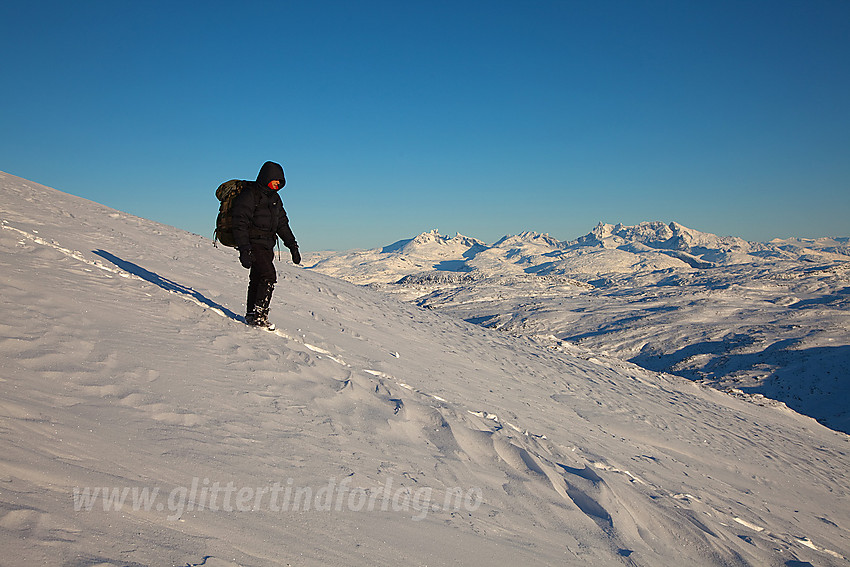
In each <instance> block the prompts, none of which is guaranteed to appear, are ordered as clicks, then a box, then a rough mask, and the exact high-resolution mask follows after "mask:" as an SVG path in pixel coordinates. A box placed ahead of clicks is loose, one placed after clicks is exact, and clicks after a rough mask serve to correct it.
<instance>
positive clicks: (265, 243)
mask: <svg viewBox="0 0 850 567" xmlns="http://www.w3.org/2000/svg"><path fill="white" fill-rule="evenodd" d="M275 179H276V180H278V181H280V186H281V187H283V186H284V185H286V178H285V177H284V176H283V167H281V166H280V164H277V163H274V162H272V161H267V162H266V163H264V164H263V167H261V168H260V173H259V175H257V181H254V182H251V183H248V185H247V186H246V187H245V188H244V189H243V190H242V192H241V193H239V195H238V196H237V197H236V199H235V200H234V201H233V209H232V215H233V238H234V240H236V247H237V248H240V249H241V248H244V247H248V246H259V247H262V248H269V249H271V248H274V245H275V242H277V237H278V236H279V237H280V238H281V240H283V244H284V246H286V247H287V248H289V249H290V250H292V249H293V248H298V243H297V242H296V241H295V235H294V234H292V229H290V228H289V218H288V217H287V216H286V211H285V210H284V209H283V201H281V200H280V195H278V192H277V191H274V190H272V189H269V186H268V185H269V182H270V181H274V180H275Z"/></svg>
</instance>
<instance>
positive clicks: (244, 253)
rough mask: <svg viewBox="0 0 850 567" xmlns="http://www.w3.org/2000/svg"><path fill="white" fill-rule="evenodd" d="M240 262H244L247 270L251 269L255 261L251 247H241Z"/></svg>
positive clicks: (243, 264) (243, 265)
mask: <svg viewBox="0 0 850 567" xmlns="http://www.w3.org/2000/svg"><path fill="white" fill-rule="evenodd" d="M239 263H240V264H242V267H243V268H245V269H246V270H250V269H251V265H252V264H253V263H254V253H253V252H252V251H251V248H250V247H245V248H240V249H239Z"/></svg>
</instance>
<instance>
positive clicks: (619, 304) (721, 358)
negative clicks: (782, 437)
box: [307, 222, 850, 433]
mask: <svg viewBox="0 0 850 567" xmlns="http://www.w3.org/2000/svg"><path fill="white" fill-rule="evenodd" d="M428 234H429V238H430V239H432V240H439V239H440V238H444V237H440V236H439V234H436V235H435V233H433V232H432V233H428ZM418 238H419V237H417V238H416V239H412V240H413V241H415V240H417V239H418ZM847 242H848V239H847V238H821V239H786V240H774V241H772V242H770V243H758V242H747V241H745V240H743V239H741V238H737V237H720V236H716V235H713V234H709V233H705V232H700V231H696V230H693V229H690V228H687V227H685V226H683V225H681V224H679V223H675V222H673V223H670V224H669V225H667V224H664V223H662V222H645V223H641V224H639V225H636V226H624V225H622V224H617V225H612V224H605V223H599V224H598V225H597V226H596V227H595V228H594V229H593V230H592V231H591V232H590V233H588V234H587V235H585V236H583V237H581V238H578V239H577V240H575V241H573V242H559V241H557V240H555V239H553V238H551V237H548V236H547V235H539V234H537V233H534V232H525V233H522V234H520V235H516V236H505V237H504V238H502V239H500V240H499V241H497V242H496V243H495V244H493V245H492V246H481V245H480V244H478V245H476V246H475V247H474V248H469V249H463V248H456V249H455V250H454V256H450V255H446V254H445V253H442V254H440V255H439V256H437V255H436V254H432V256H430V257H429V256H428V255H427V254H426V252H427V250H423V249H419V250H417V253H416V255H415V256H414V255H412V254H409V253H407V252H406V251H405V250H393V251H391V252H387V251H386V249H383V250H382V249H376V250H361V251H353V252H347V253H343V254H326V255H317V256H315V257H314V258H312V259H308V260H307V261H308V263H311V264H312V266H311V267H312V269H314V270H316V271H320V272H323V273H325V274H329V275H333V276H336V277H340V278H344V279H346V280H348V281H351V282H354V283H359V284H371V285H372V286H373V287H375V288H377V289H380V290H382V291H386V292H391V293H393V294H396V295H397V296H399V297H400V298H402V299H405V300H408V301H411V302H413V303H415V304H416V305H418V306H420V307H427V308H429V309H432V310H439V311H441V312H443V313H447V314H451V315H454V316H455V317H458V318H461V319H464V320H466V321H469V322H473V323H476V324H481V325H485V326H487V327H491V328H495V329H499V330H502V331H506V332H509V333H512V334H516V335H522V336H527V337H532V338H535V339H536V340H538V341H540V342H542V343H544V344H547V345H549V346H551V347H552V348H556V349H560V350H565V349H568V348H569V347H570V346H575V345H580V346H582V347H585V348H589V349H591V350H593V351H597V352H604V353H606V354H608V355H611V356H616V357H618V358H621V359H623V360H629V361H631V362H634V363H637V364H639V365H640V366H642V367H644V368H647V369H650V370H654V371H663V372H669V373H673V374H677V375H679V376H682V377H684V378H689V379H692V380H696V381H700V382H702V383H705V384H707V385H711V386H714V387H716V388H718V389H720V390H723V391H730V390H736V391H739V392H742V393H745V394H751V395H758V396H760V397H758V398H755V399H757V400H758V401H759V403H771V401H775V402H778V403H784V404H787V405H788V406H789V407H791V408H793V409H795V410H796V411H799V412H801V413H804V414H806V415H809V416H812V417H815V418H816V419H818V420H819V421H820V422H821V423H823V424H825V425H827V426H829V427H831V428H834V429H836V430H839V431H843V432H845V433H847V432H850V413H848V407H850V403H848V399H850V309H848V306H850V294H848V292H850V248H848V247H847V245H846V244H847ZM431 252H432V253H433V252H434V251H433V250H431ZM443 266H453V267H454V272H452V273H446V272H444V271H441V268H442V267H443ZM765 397H767V399H768V402H765V401H764V398H765Z"/></svg>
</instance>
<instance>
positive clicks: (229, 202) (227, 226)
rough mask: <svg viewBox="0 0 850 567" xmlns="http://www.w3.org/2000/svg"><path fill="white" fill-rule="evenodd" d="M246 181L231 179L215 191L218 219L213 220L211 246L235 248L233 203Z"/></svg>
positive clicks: (246, 183)
mask: <svg viewBox="0 0 850 567" xmlns="http://www.w3.org/2000/svg"><path fill="white" fill-rule="evenodd" d="M248 183H249V182H248V181H243V180H241V179H231V180H230V181H225V182H224V183H222V184H221V185H219V186H218V189H216V190H215V196H216V197H217V198H218V200H219V201H221V205H219V207H218V218H216V219H215V238H214V239H213V244H215V243H216V242H221V243H222V244H223V245H224V246H229V247H231V248H236V241H235V240H233V215H232V209H233V201H234V200H235V199H236V196H237V195H239V193H241V192H242V190H243V189H244V188H245V187H246V186H247V185H248Z"/></svg>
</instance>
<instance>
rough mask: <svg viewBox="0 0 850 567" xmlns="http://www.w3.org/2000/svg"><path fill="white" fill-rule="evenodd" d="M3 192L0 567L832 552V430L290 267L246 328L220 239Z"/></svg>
mask: <svg viewBox="0 0 850 567" xmlns="http://www.w3.org/2000/svg"><path fill="white" fill-rule="evenodd" d="M0 195H2V197H0V221H1V222H2V229H0V264H2V267H0V284H2V290H3V292H2V296H0V297H2V304H0V309H2V312H3V317H2V318H0V337H2V338H0V360H2V367H0V392H2V395H0V416H2V421H0V424H2V441H0V442H2V455H3V457H2V460H0V545H2V549H3V551H4V553H3V564H4V565H33V564H40V565H63V566H83V565H86V566H89V565H181V566H183V565H201V564H203V565H205V566H212V567H218V566H225V565H258V566H259V565H264V566H266V565H340V566H342V565H345V566H352V565H353V566H357V565H363V566H366V565H369V566H372V565H393V566H396V565H432V566H433V565H458V564H462V565H488V566H491V565H518V564H523V565H526V564H532V565H598V566H607V565H623V564H627V565H667V564H671V563H673V562H683V563H685V564H694V565H789V564H806V563H810V564H813V565H846V564H847V559H846V558H848V557H850V543H848V542H850V538H848V537H847V536H848V531H847V530H848V526H850V506H848V490H850V482H848V478H847V472H846V471H847V470H848V466H850V457H848V449H850V441H848V437H847V436H846V435H844V434H842V433H839V432H836V431H832V430H830V429H827V428H826V427H823V426H822V425H820V424H818V423H817V422H816V421H815V420H813V419H811V418H809V417H806V416H802V415H800V414H798V413H796V412H794V411H791V410H789V409H787V408H785V407H783V406H782V405H776V404H770V403H764V404H758V403H752V401H751V400H750V398H749V397H746V396H745V397H746V398H747V399H741V396H739V395H729V394H726V393H723V392H720V391H718V390H716V389H713V388H708V387H706V386H704V385H701V384H696V383H694V382H692V381H689V380H685V379H683V378H680V377H677V376H673V375H671V374H667V373H659V372H654V371H650V370H647V369H644V368H641V367H639V366H637V365H635V364H632V363H630V362H628V361H625V360H623V359H622V358H620V357H617V356H609V355H606V354H605V353H604V352H600V351H599V350H594V349H592V348H588V347H587V346H586V345H577V344H574V343H572V342H564V343H563V344H562V345H561V346H560V347H559V348H548V347H547V346H545V345H543V344H541V343H540V342H539V341H535V340H531V339H529V338H528V337H524V336H513V335H510V334H506V333H501V332H498V331H496V330H493V329H487V328H483V327H481V326H477V325H473V324H470V323H468V322H465V321H463V320H462V319H461V318H458V317H456V316H453V315H449V314H443V313H440V312H434V310H427V309H422V308H420V307H417V306H416V305H413V304H411V303H409V302H404V301H400V300H399V299H398V298H396V297H393V296H392V295H389V294H386V293H384V292H381V291H378V290H374V289H370V288H369V287H362V286H357V285H354V284H351V283H348V282H344V281H341V280H339V279H335V278H332V277H329V276H327V275H324V274H321V273H318V272H317V271H315V270H306V269H302V268H300V267H295V266H293V265H291V264H289V263H280V264H279V265H278V266H279V272H280V282H279V284H278V287H277V291H276V293H275V297H274V300H273V305H272V311H271V315H272V319H273V320H274V322H275V323H276V324H277V330H276V331H274V332H266V331H263V330H258V329H251V328H247V327H246V326H245V325H244V324H243V323H241V322H240V321H239V316H238V315H237V314H238V313H241V312H242V309H243V305H242V302H243V301H244V294H245V286H246V272H245V271H244V270H242V268H241V267H240V266H239V263H238V260H237V258H236V256H235V254H234V252H233V251H232V250H230V249H221V248H214V247H213V246H212V243H211V241H210V240H208V239H206V238H202V237H200V236H197V235H192V234H188V233H185V232H182V231H180V230H177V229H174V228H171V227H167V226H163V225H159V224H157V223H154V222H152V221H148V220H145V219H140V218H137V217H133V216H131V215H128V214H125V213H121V212H119V211H114V210H111V209H108V208H106V207H103V206H101V205H98V204H96V203H92V202H89V201H85V200H83V199H79V198H76V197H72V196H70V195H67V194H64V193H61V192H59V191H55V190H53V189H49V188H46V187H43V186H40V185H37V184H35V183H31V182H29V181H26V180H23V179H20V178H17V177H14V176H12V175H8V174H4V173H0ZM435 241H436V239H435ZM511 246H514V247H515V248H516V249H517V250H518V253H517V254H515V255H514V256H513V257H516V258H517V259H518V260H520V259H522V258H523V251H522V249H523V246H524V245H514V244H512V245H511ZM535 246H540V244H539V243H538V244H535ZM512 249H513V248H512ZM489 251H490V250H489V249H488V250H481V251H479V252H478V253H477V254H476V255H475V258H472V259H470V262H472V261H475V259H476V258H478V256H481V255H482V254H485V255H486V253H487V252H489ZM350 257H354V255H353V253H352V255H351V256H350ZM446 259H457V258H442V259H440V261H444V260H446ZM460 259H463V258H460ZM396 260H397V265H398V266H404V265H406V264H405V262H402V261H401V260H400V259H396ZM484 260H485V261H492V260H493V258H487V257H486V256H485V258H484ZM417 261H420V262H423V263H424V261H425V256H424V255H423V256H422V257H421V258H420V259H419V260H417ZM406 262H407V265H410V264H411V263H412V262H411V261H410V260H407V261H406ZM390 264H391V263H389V262H388V263H386V264H385V267H388V266H389V265H390ZM430 267H431V266H429V268H430ZM364 270H365V267H364ZM503 275H504V276H505V277H513V278H516V281H522V280H523V278H524V277H525V276H528V275H529V274H527V273H525V274H523V270H518V271H511V272H506V273H505V274H503ZM561 277H563V278H564V280H565V281H566V280H567V279H568V278H567V277H566V276H561ZM818 277H820V278H821V280H819V281H821V282H822V285H823V286H825V287H828V279H829V277H830V276H825V275H823V274H821V276H818ZM526 279H527V278H526ZM793 281H796V280H793ZM550 283H551V282H550ZM523 285H525V284H523ZM547 285H550V284H549V283H547V284H546V285H542V286H541V289H542V290H544V291H545V289H546V286H547ZM558 285H564V286H570V288H571V289H572V286H571V284H564V283H561V284H558ZM774 285H777V286H779V285H784V284H781V283H780V284H774ZM487 289H489V290H491V291H493V292H494V293H495V292H497V291H498V290H497V288H496V287H491V288H487ZM577 289H589V288H582V287H580V286H577ZM594 289H595V288H594ZM756 291H757V292H758V291H759V290H756ZM797 297H799V301H809V300H810V298H809V296H808V295H806V294H805V293H802V291H800V292H799V293H797ZM530 299H531V298H529V300H530ZM630 299H634V298H629V297H628V296H626V297H625V298H624V299H623V300H624V301H629V300H630ZM822 305H824V304H822V303H812V304H811V305H810V306H808V307H807V309H819V308H820V307H821V306H822ZM803 311H806V310H803ZM809 313H811V314H812V315H814V316H817V312H816V311H809ZM831 332H832V334H833V335H834V338H836V339H840V337H841V332H840V330H836V329H832V331H831ZM684 344H685V343H680V345H684ZM104 495H105V496H104Z"/></svg>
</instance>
